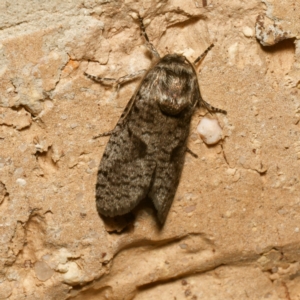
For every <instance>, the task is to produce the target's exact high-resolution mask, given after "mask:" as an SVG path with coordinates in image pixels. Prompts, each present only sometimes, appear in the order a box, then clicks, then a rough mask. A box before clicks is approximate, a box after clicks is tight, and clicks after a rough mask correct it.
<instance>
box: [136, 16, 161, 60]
mask: <svg viewBox="0 0 300 300" xmlns="http://www.w3.org/2000/svg"><path fill="white" fill-rule="evenodd" d="M139 21H140V28H141V32H142V35H143V36H144V38H145V40H146V47H147V48H148V49H149V50H150V51H151V53H152V55H153V56H155V57H157V58H160V56H159V54H158V52H157V50H156V49H155V47H154V46H153V44H152V43H151V42H150V41H149V38H148V35H147V33H146V29H145V26H144V23H143V18H141V17H140V16H139Z"/></svg>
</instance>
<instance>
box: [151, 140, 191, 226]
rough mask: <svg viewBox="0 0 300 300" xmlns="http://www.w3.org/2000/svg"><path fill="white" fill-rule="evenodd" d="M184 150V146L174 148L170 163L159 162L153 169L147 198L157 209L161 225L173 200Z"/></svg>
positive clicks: (182, 162)
mask: <svg viewBox="0 0 300 300" xmlns="http://www.w3.org/2000/svg"><path fill="white" fill-rule="evenodd" d="M185 150H186V147H185V146H184V145H181V146H178V147H176V148H175V149H174V150H173V153H172V156H171V158H170V161H160V162H159V163H158V164H157V166H156V168H155V174H154V175H153V183H152V186H151V190H150V192H149V197H150V198H151V199H152V201H153V204H154V206H155V208H156V209H157V217H158V219H159V221H160V223H161V224H164V222H165V220H166V217H167V215H168V212H169V210H170V207H171V205H172V202H173V200H174V196H175V193H176V190H177V186H178V184H179V179H180V176H181V171H182V168H183V164H184V155H185Z"/></svg>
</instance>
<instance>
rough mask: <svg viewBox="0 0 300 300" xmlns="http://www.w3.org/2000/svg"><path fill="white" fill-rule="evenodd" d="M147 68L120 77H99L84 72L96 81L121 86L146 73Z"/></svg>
mask: <svg viewBox="0 0 300 300" xmlns="http://www.w3.org/2000/svg"><path fill="white" fill-rule="evenodd" d="M146 71H147V70H145V69H143V70H139V71H137V72H134V73H132V74H128V75H125V76H122V77H120V78H118V79H115V78H107V77H98V76H93V75H90V74H88V73H86V72H84V75H85V76H86V77H87V78H90V79H92V80H94V81H96V82H100V83H104V84H112V85H115V86H117V87H118V88H119V86H120V85H121V84H124V83H125V82H128V81H130V80H133V79H136V78H138V77H141V76H142V75H144V74H145V73H146Z"/></svg>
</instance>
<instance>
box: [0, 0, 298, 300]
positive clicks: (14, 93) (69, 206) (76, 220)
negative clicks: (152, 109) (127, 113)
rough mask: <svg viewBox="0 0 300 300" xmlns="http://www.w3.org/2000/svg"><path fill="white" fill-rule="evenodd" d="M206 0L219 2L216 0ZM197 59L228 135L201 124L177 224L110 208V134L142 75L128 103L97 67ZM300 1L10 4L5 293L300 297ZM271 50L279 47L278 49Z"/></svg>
mask: <svg viewBox="0 0 300 300" xmlns="http://www.w3.org/2000/svg"><path fill="white" fill-rule="evenodd" d="M205 4H207V5H205ZM136 12H139V13H140V14H141V15H142V16H144V17H145V24H147V32H148V34H149V37H150V39H151V41H153V43H154V45H155V46H156V47H157V49H158V51H159V52H160V53H161V55H164V54H166V53H168V52H179V53H184V54H185V55H186V56H187V57H188V58H189V59H190V60H193V59H195V58H196V57H197V56H198V55H199V54H201V53H202V51H203V50H204V49H206V47H207V46H208V45H210V44H211V43H212V42H214V44H215V47H214V48H213V49H212V50H211V51H210V52H209V54H208V55H207V57H206V58H205V60H204V61H203V62H202V63H201V66H200V65H199V67H198V69H199V70H200V74H199V82H200V86H201V92H202V95H203V98H204V99H205V100H206V101H208V102H209V103H211V104H212V105H213V106H216V107H219V108H223V109H226V110H227V112H228V114H227V116H224V115H220V114H218V115H216V116H213V117H214V118H217V119H218V122H219V124H220V126H221V128H222V130H223V139H222V141H220V142H219V143H218V144H216V145H214V146H207V145H205V144H204V143H203V141H202V140H201V139H200V137H199V135H198V133H197V130H196V128H197V124H198V123H199V120H200V119H201V118H202V117H203V116H204V115H205V114H206V112H205V111H204V110H199V112H198V113H196V114H195V116H194V118H193V121H192V124H191V134H190V140H189V148H190V149H191V150H192V151H193V152H194V153H196V154H197V155H198V156H199V158H198V159H195V158H194V157H192V156H191V155H188V154H187V156H186V163H185V166H184V170H183V174H182V178H181V182H180V185H179V188H178V191H177V194H176V197H175V200H174V203H173V206H172V208H171V210H170V213H169V216H168V218H167V221H166V224H165V226H164V227H163V229H160V228H159V227H158V224H157V221H156V219H155V213H154V211H153V207H152V206H151V205H148V204H143V205H142V206H141V207H139V208H137V209H136V210H135V211H134V212H133V214H134V218H131V219H126V218H125V220H124V219H120V220H118V219H116V220H114V222H111V221H110V222H108V221H107V220H105V219H104V218H101V217H99V216H98V214H97V212H96V208H95V195H94V190H95V182H96V172H97V168H98V165H99V162H100V159H101V155H102V153H103V151H104V147H105V145H106V143H107V138H102V139H96V140H94V139H93V138H92V137H93V136H95V135H97V134H99V133H102V132H105V131H108V130H110V129H112V128H113V127H114V125H115V124H116V122H117V120H118V118H119V117H120V115H121V113H122V110H123V109H124V107H125V105H126V103H127V102H128V101H129V99H130V96H131V95H132V93H133V91H134V90H135V89H136V87H137V86H138V80H137V81H133V82H130V83H129V84H126V85H125V86H124V87H122V89H121V90H120V92H119V95H118V96H117V97H114V96H113V95H114V91H113V89H112V87H110V86H104V85H100V84H96V83H94V82H92V81H90V80H88V79H87V78H85V77H84V75H83V73H84V72H85V71H86V72H88V73H90V74H94V75H100V76H106V77H115V78H118V77H120V76H123V75H125V74H130V73H133V72H135V71H138V70H140V69H144V68H147V67H149V66H150V65H151V59H150V57H149V53H148V52H147V50H146V48H145V47H144V44H143V40H142V38H141V36H140V32H139V28H138V24H137V22H136V20H135V19H134V16H135V15H136ZM299 18H300V7H299V1H291V0H286V1H279V0H272V1H271V0H268V1H267V0H266V1H263V2H260V1H255V0H249V1H238V0H231V1H228V0H227V1H220V0H216V1H210V0H208V1H202V0H193V1H192V0H187V1H179V0H169V1H167V0H165V1H154V0H144V1H110V0H99V1H90V0H73V1H56V0H53V1H37V0H35V1H34V0H32V1H25V0H18V1H0V28H1V30H0V41H1V44H0V76H1V80H0V149H1V151H0V299H17V300H22V299H24V300H25V299H27V300H28V299H30V300H34V299H46V300H47V299H48V300H50V299H55V300H60V299H91V300H94V299H112V300H114V299H116V300H117V299H126V300H127V299H138V300H142V299H177V300H178V299H193V300H195V299H239V300H240V299H272V300H273V299H274V300H275V299H276V300H277V299H288V300H299V298H300V276H299V274H300V263H299V262H300V252H299V246H300V222H299V221H300V196H299V195H300V193H299V192H300V180H299V178H300V176H299V175H300V171H299V170H300V168H299V166H300V97H299V93H300V91H299V88H300V84H299V82H300V67H299V61H300V42H299V37H300V33H299V32H300V31H299V30H300V27H299V24H300V23H299ZM267 45H269V46H267Z"/></svg>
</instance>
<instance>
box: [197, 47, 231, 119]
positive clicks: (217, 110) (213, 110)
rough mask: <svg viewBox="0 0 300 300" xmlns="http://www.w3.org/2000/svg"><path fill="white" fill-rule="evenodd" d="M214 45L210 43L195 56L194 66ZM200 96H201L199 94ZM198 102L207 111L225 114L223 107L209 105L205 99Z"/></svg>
mask: <svg viewBox="0 0 300 300" xmlns="http://www.w3.org/2000/svg"><path fill="white" fill-rule="evenodd" d="M213 46H214V44H211V45H210V46H209V47H208V48H207V49H206V50H205V51H204V52H203V53H202V54H201V55H200V56H198V57H197V58H196V60H195V61H194V66H195V65H196V64H197V63H198V62H199V61H200V60H202V59H203V58H204V57H205V56H206V54H207V53H208V51H209V50H211V49H212V47H213ZM200 98H201V96H200ZM200 103H201V104H202V106H204V107H205V108H206V109H207V110H208V111H209V112H219V113H222V114H225V115H226V114H227V111H226V110H223V109H220V108H217V107H214V106H212V105H210V104H209V103H207V102H206V101H205V100H203V99H202V98H201V100H200Z"/></svg>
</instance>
